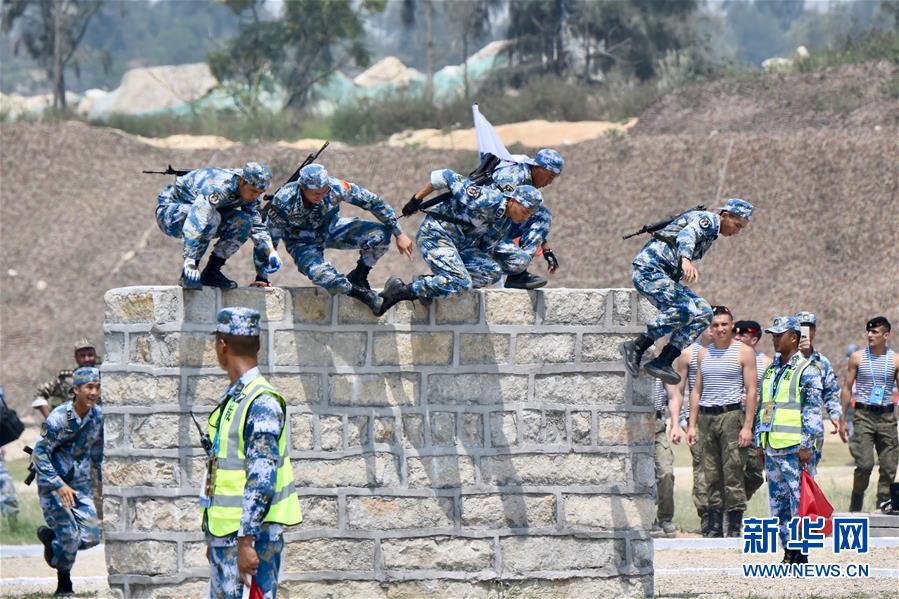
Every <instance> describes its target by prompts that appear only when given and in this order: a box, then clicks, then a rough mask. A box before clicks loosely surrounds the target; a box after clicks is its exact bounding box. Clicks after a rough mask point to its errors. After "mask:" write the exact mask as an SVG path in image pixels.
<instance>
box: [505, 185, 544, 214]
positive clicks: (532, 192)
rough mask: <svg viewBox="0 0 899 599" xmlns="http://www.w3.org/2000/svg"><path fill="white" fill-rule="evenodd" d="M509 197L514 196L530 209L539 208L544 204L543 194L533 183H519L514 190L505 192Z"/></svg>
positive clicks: (514, 198)
mask: <svg viewBox="0 0 899 599" xmlns="http://www.w3.org/2000/svg"><path fill="white" fill-rule="evenodd" d="M503 195H505V196H506V197H507V198H512V199H513V200H515V201H516V202H518V203H519V204H521V205H522V206H524V207H525V208H527V209H528V210H537V208H539V207H540V206H542V205H543V194H542V193H540V191H539V190H538V189H537V188H536V187H534V186H533V185H519V186H518V187H516V188H515V190H514V191H508V192H505V193H504V194H503Z"/></svg>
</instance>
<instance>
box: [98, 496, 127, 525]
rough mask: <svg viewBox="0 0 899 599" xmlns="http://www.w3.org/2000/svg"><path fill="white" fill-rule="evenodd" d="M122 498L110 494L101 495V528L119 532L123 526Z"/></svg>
mask: <svg viewBox="0 0 899 599" xmlns="http://www.w3.org/2000/svg"><path fill="white" fill-rule="evenodd" d="M122 501H123V500H122V499H120V498H118V497H113V496H111V495H104V496H103V530H105V531H106V532H120V531H122V530H123V529H124V528H125V523H124V522H123V521H122Z"/></svg>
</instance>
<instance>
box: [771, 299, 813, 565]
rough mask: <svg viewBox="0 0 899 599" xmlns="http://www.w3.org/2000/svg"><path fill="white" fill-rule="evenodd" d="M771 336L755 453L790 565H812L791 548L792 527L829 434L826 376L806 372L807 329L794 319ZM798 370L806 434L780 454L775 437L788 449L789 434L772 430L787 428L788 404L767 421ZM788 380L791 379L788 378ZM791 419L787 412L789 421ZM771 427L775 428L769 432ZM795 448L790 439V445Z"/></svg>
mask: <svg viewBox="0 0 899 599" xmlns="http://www.w3.org/2000/svg"><path fill="white" fill-rule="evenodd" d="M765 332H766V333H771V335H772V336H773V343H774V351H775V352H777V353H776V354H775V356H774V361H773V362H772V363H771V365H770V366H769V367H768V370H767V372H766V373H765V377H764V378H763V380H762V385H763V389H762V401H760V402H759V407H758V412H757V414H756V419H755V430H754V437H755V447H756V452H757V454H758V458H759V460H760V461H761V462H762V463H763V464H764V467H765V473H766V474H767V478H768V502H769V509H770V514H771V516H777V517H779V518H780V530H779V532H780V542H781V546H783V547H784V559H783V561H784V563H806V562H807V561H808V556H804V555H802V553H801V552H800V551H798V550H790V549H787V548H786V543H787V540H788V539H789V529H788V527H787V525H788V523H789V521H790V519H791V518H793V516H796V515H798V513H799V489H800V482H801V476H802V470H803V469H805V470H807V471H808V472H809V474H811V475H812V476H814V475H815V468H816V466H817V456H816V453H815V441H816V439H818V438H819V437H820V436H821V435H823V434H824V432H823V428H824V425H823V422H822V419H821V411H822V400H821V393H822V390H823V383H822V380H821V372H820V371H819V370H818V368H817V367H816V366H815V365H814V364H813V363H812V364H809V365H808V366H807V367H805V368H803V363H805V362H807V359H806V358H805V356H803V355H802V353H801V352H799V338H800V335H801V329H800V327H799V321H798V320H797V319H796V318H795V317H793V316H780V317H778V318H775V319H774V324H773V326H771V327H769V328H767V329H765ZM796 369H802V370H801V375H800V378H799V402H800V410H801V427H800V428H801V434H798V435H797V434H796V433H792V434H793V435H794V436H795V438H796V439H797V440H798V442H797V443H796V444H793V445H787V446H785V447H779V448H775V447H773V446H772V445H773V444H775V440H774V436H775V435H780V436H779V437H778V441H779V442H777V443H776V444H777V445H785V442H784V441H783V439H784V436H783V435H784V433H782V432H778V431H777V430H772V427H774V428H775V429H776V427H778V425H779V424H780V423H781V422H782V421H781V420H780V419H779V418H778V411H779V410H780V409H781V408H784V410H788V407H784V404H781V403H774V404H773V405H774V406H778V407H776V408H774V410H773V412H770V413H769V414H773V417H772V416H771V415H769V416H767V417H766V400H773V399H772V398H776V397H777V396H778V393H779V392H782V391H785V389H784V390H781V386H788V385H790V384H791V376H789V375H788V373H793V372H794V371H795V370H796ZM784 375H788V376H784ZM786 414H788V411H784V412H783V415H786ZM766 423H771V424H770V425H767V426H766ZM786 443H789V439H787V440H786Z"/></svg>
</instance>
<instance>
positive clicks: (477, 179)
mask: <svg viewBox="0 0 899 599" xmlns="http://www.w3.org/2000/svg"><path fill="white" fill-rule="evenodd" d="M500 162H502V160H501V159H500V158H499V157H498V156H495V155H493V154H491V153H489V152H488V153H487V154H485V155H484V158H483V159H482V160H481V163H480V164H479V165H478V166H477V168H475V169H474V170H473V171H471V172H470V173H469V174H468V179H469V180H470V181H471V182H472V183H474V184H475V185H486V184H488V183H490V182H492V181H493V171H494V170H496V167H497V166H499V163H500ZM451 197H453V193H452V192H451V191H445V192H443V193H442V194H440V195H439V196H437V197H434V198H431V199H430V200H419V199H417V198H416V197H415V196H414V195H413V196H412V199H411V200H409V201H408V202H406V205H405V206H403V216H412V215H413V214H415V213H416V212H424V213H425V214H430V215H431V216H433V217H434V218H437V219H440V220H445V221H448V222H451V223H456V224H457V225H458V224H467V223H463V221H460V220H458V219H454V218H453V217H451V216H446V215H443V214H436V213H433V212H429V211H428V208H430V207H431V206H436V205H437V204H440V203H441V202H445V201H446V200H448V199H450V198H451ZM400 218H402V216H401V217H400Z"/></svg>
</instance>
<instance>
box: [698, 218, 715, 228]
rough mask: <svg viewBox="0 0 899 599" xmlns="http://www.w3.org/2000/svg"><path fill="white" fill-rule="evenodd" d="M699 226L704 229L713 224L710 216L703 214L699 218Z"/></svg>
mask: <svg viewBox="0 0 899 599" xmlns="http://www.w3.org/2000/svg"><path fill="white" fill-rule="evenodd" d="M699 226H700V227H702V228H703V229H708V228H709V227H711V226H712V220H711V219H710V218H709V217H708V216H703V217H702V218H700V219H699Z"/></svg>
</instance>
